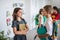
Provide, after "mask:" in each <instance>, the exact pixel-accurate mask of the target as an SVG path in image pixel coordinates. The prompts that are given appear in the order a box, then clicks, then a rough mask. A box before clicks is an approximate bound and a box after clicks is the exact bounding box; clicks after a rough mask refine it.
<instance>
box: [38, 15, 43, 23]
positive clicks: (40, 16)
mask: <svg viewBox="0 0 60 40" xmlns="http://www.w3.org/2000/svg"><path fill="white" fill-rule="evenodd" d="M40 18H41V21H40ZM38 19H39V23H41V24H43V22H44V20H43V16H42V15H39V18H38Z"/></svg>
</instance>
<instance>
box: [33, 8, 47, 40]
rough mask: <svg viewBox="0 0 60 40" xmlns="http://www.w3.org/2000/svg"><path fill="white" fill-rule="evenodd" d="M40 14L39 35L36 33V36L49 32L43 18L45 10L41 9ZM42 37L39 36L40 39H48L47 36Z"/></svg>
mask: <svg viewBox="0 0 60 40" xmlns="http://www.w3.org/2000/svg"><path fill="white" fill-rule="evenodd" d="M39 14H40V15H39V18H38V20H39V25H38V29H37V33H38V35H36V36H35V38H36V37H37V36H38V37H39V36H40V35H43V34H46V32H47V30H46V28H45V27H44V18H43V16H44V10H43V9H40V11H39ZM41 37H42V36H41ZM41 37H39V38H40V40H46V37H43V38H41ZM35 38H34V40H35Z"/></svg>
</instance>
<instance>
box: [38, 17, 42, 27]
mask: <svg viewBox="0 0 60 40" xmlns="http://www.w3.org/2000/svg"><path fill="white" fill-rule="evenodd" d="M41 21H42V20H41V16H39V25H38V26H41Z"/></svg>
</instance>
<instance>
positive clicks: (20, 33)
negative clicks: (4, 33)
mask: <svg viewBox="0 0 60 40" xmlns="http://www.w3.org/2000/svg"><path fill="white" fill-rule="evenodd" d="M13 32H14V34H18V35H25V33H26V32H24V31H17V29H16V27H14V28H13Z"/></svg>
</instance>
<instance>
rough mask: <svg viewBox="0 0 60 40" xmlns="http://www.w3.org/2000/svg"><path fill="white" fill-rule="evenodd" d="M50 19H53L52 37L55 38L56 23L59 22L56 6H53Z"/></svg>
mask: <svg viewBox="0 0 60 40" xmlns="http://www.w3.org/2000/svg"><path fill="white" fill-rule="evenodd" d="M52 19H53V36H54V38H57V29H58V24H57V22H56V21H57V20H59V11H58V8H57V7H56V6H53V14H52Z"/></svg>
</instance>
